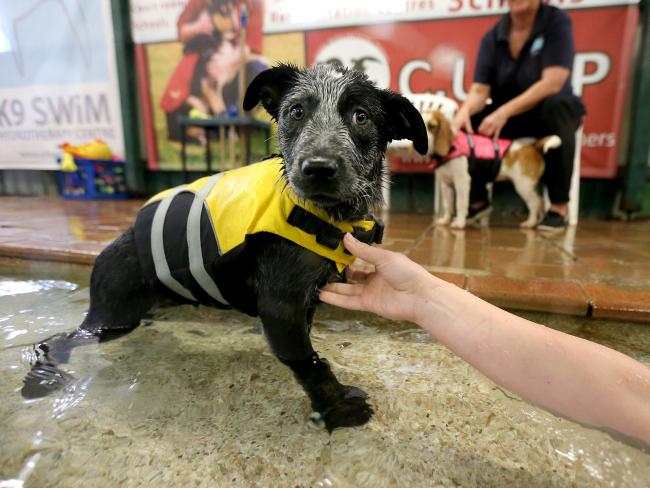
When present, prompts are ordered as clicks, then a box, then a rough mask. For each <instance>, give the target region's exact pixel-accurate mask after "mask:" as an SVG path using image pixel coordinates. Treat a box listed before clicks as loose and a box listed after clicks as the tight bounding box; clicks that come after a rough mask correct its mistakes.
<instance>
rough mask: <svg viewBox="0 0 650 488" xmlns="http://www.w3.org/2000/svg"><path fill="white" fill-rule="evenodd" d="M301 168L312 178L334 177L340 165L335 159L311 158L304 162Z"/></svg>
mask: <svg viewBox="0 0 650 488" xmlns="http://www.w3.org/2000/svg"><path fill="white" fill-rule="evenodd" d="M300 169H301V171H302V173H303V174H304V175H305V176H308V177H311V178H332V177H334V176H335V175H336V172H337V171H338V169H339V165H338V164H337V162H336V161H334V160H333V159H326V158H310V159H305V160H304V161H303V162H302V164H301V165H300Z"/></svg>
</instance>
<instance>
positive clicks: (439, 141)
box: [433, 112, 454, 156]
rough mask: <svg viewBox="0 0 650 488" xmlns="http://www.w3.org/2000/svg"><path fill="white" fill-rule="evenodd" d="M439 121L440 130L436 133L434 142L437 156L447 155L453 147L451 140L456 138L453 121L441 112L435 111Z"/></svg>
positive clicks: (434, 152)
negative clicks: (452, 128) (452, 126)
mask: <svg viewBox="0 0 650 488" xmlns="http://www.w3.org/2000/svg"><path fill="white" fill-rule="evenodd" d="M433 116H435V117H436V119H437V122H438V131H437V133H436V134H435V137H434V142H433V154H435V155H436V156H446V155H447V154H449V150H450V149H451V142H452V141H453V140H454V133H453V131H452V130H451V123H450V122H449V120H448V119H447V117H445V116H444V115H443V114H442V113H441V112H434V113H433Z"/></svg>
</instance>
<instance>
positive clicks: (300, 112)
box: [289, 105, 305, 120]
mask: <svg viewBox="0 0 650 488" xmlns="http://www.w3.org/2000/svg"><path fill="white" fill-rule="evenodd" d="M289 115H290V116H291V118H292V119H293V120H300V119H302V118H303V117H304V115H305V111H304V109H303V108H302V105H294V106H293V107H291V111H290V112H289Z"/></svg>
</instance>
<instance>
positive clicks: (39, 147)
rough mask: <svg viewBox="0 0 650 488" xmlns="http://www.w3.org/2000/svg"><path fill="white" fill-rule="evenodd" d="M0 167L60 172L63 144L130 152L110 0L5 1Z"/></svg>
mask: <svg viewBox="0 0 650 488" xmlns="http://www.w3.org/2000/svg"><path fill="white" fill-rule="evenodd" d="M0 73H2V75H1V76H0V168H14V169H56V168H57V163H56V159H57V157H59V156H60V150H59V148H58V146H59V145H60V144H62V143H64V142H69V143H70V144H73V145H77V144H83V143H85V142H88V141H90V140H92V139H102V140H103V141H105V142H106V143H107V144H108V145H109V146H110V147H111V149H112V150H113V153H114V154H115V155H117V156H121V155H123V154H124V141H123V133H122V114H121V110H120V100H119V89H118V80H117V70H116V65H115V42H114V35H113V23H112V19H111V8H110V0H85V1H83V2H79V1H77V0H60V1H57V2H52V1H48V0H22V1H20V2H1V3H0Z"/></svg>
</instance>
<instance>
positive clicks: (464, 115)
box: [451, 107, 474, 134]
mask: <svg viewBox="0 0 650 488" xmlns="http://www.w3.org/2000/svg"><path fill="white" fill-rule="evenodd" d="M451 125H452V126H453V128H454V131H458V130H459V129H464V130H465V132H468V133H469V134H474V129H473V128H472V119H471V117H470V115H469V110H468V109H466V108H465V107H461V108H460V109H459V110H458V112H456V115H454V120H453V121H452V122H451Z"/></svg>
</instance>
